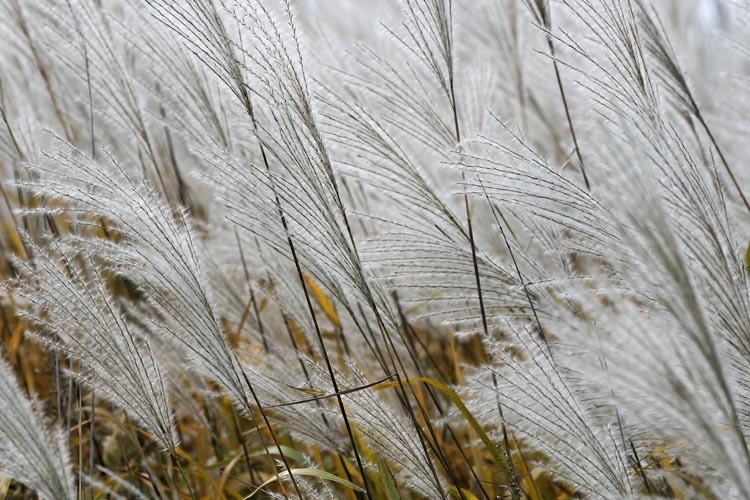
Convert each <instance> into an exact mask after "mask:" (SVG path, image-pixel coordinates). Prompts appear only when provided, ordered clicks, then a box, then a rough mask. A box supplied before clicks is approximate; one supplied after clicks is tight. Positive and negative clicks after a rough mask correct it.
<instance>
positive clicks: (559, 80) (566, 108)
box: [547, 26, 591, 191]
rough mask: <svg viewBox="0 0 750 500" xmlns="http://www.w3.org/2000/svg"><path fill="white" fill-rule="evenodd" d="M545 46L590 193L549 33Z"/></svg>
mask: <svg viewBox="0 0 750 500" xmlns="http://www.w3.org/2000/svg"><path fill="white" fill-rule="evenodd" d="M547 29H551V27H549V26H548V27H547ZM547 45H548V46H549V52H550V56H551V57H552V67H553V68H554V70H555V78H556V80H557V88H558V89H559V90H560V98H561V99H562V103H563V108H564V109H565V118H566V119H567V120H568V130H570V137H571V138H572V139H573V146H574V147H575V151H576V157H577V158H578V165H579V167H580V169H581V175H583V182H584V184H585V185H586V190H587V191H591V183H590V182H589V177H588V175H586V168H585V167H584V164H583V155H582V154H581V148H580V147H579V146H578V137H577V136H576V130H575V127H574V126H573V119H572V118H571V117H570V107H569V106H568V98H567V96H566V95H565V87H564V86H563V82H562V77H561V76H560V67H559V66H558V64H557V58H556V56H555V42H554V40H553V38H552V35H551V34H550V33H547Z"/></svg>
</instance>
